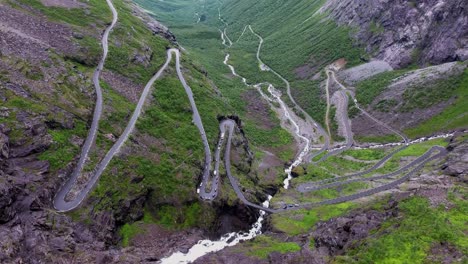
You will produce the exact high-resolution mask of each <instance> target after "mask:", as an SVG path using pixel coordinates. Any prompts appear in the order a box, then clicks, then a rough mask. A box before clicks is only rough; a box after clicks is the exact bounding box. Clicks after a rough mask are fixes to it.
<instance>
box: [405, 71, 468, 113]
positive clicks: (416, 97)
mask: <svg viewBox="0 0 468 264" xmlns="http://www.w3.org/2000/svg"><path fill="white" fill-rule="evenodd" d="M465 75H466V76H465V77H464V76H463V75H456V76H450V77H448V78H446V79H439V80H435V81H433V82H431V83H425V84H423V85H415V86H411V87H408V88H407V89H406V90H405V92H404V93H403V100H404V101H403V105H402V106H401V107H400V111H403V112H409V111H412V110H415V109H423V108H428V107H431V106H433V105H435V104H437V103H440V102H444V101H447V100H449V99H450V98H452V97H453V96H454V95H456V94H457V93H458V94H459V93H462V92H463V88H460V86H461V84H462V82H463V81H464V78H466V79H467V81H465V82H466V83H465V86H466V88H464V89H465V90H468V70H467V71H466V74H465Z"/></svg>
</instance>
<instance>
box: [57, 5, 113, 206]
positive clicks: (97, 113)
mask: <svg viewBox="0 0 468 264" xmlns="http://www.w3.org/2000/svg"><path fill="white" fill-rule="evenodd" d="M106 1H107V5H108V6H109V8H110V9H111V11H112V23H111V24H110V25H109V26H108V27H107V28H106V30H105V31H104V35H103V36H102V40H101V43H102V49H103V54H102V58H101V60H100V61H99V64H98V66H97V68H96V70H95V71H94V74H93V83H94V88H95V91H96V103H95V108H94V114H93V121H92V123H91V128H90V130H89V132H88V136H87V138H86V140H85V142H84V144H83V148H82V150H81V155H80V159H79V161H78V163H77V165H76V167H75V169H74V170H73V172H72V175H71V177H70V179H69V180H68V181H67V182H66V183H65V185H64V186H63V187H62V188H61V189H60V191H59V192H58V193H57V195H56V197H55V200H54V206H55V208H56V209H57V210H59V211H68V210H71V209H73V208H75V207H76V206H77V204H76V205H72V204H69V203H66V202H65V196H66V195H67V194H68V192H69V191H70V190H71V189H72V187H73V185H74V184H75V181H76V179H77V178H78V176H79V175H80V174H81V172H82V170H83V167H84V164H85V163H86V160H87V159H88V154H89V151H90V149H91V147H92V145H93V143H94V142H95V140H96V135H97V131H98V128H99V120H100V119H101V114H102V90H101V86H100V84H99V76H100V75H101V71H102V69H103V68H104V62H105V61H106V58H107V52H108V38H109V33H110V31H111V30H112V29H113V28H114V26H115V24H116V23H117V16H118V15H117V11H116V10H115V8H114V5H113V4H112V2H111V1H110V0H106Z"/></svg>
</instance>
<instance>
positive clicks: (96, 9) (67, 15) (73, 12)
mask: <svg viewBox="0 0 468 264" xmlns="http://www.w3.org/2000/svg"><path fill="white" fill-rule="evenodd" d="M10 4H12V5H13V6H17V5H21V4H24V5H28V6H30V7H32V8H34V9H35V10H38V11H40V12H41V13H43V14H45V15H46V16H47V17H49V18H50V19H51V20H53V21H57V22H64V23H67V24H70V25H74V26H80V27H89V28H92V27H91V25H92V24H95V23H99V24H101V25H102V24H103V23H104V22H103V21H106V22H107V21H110V20H111V19H112V13H111V11H110V9H109V7H108V6H107V3H106V1H99V0H89V1H86V4H85V5H86V6H87V7H88V8H86V9H84V8H64V7H50V6H44V5H43V4H42V3H41V1H39V0H19V1H17V2H16V1H15V2H13V1H11V2H10Z"/></svg>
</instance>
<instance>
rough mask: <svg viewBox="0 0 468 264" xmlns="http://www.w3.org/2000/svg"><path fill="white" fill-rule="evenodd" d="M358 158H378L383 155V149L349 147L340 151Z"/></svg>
mask: <svg viewBox="0 0 468 264" xmlns="http://www.w3.org/2000/svg"><path fill="white" fill-rule="evenodd" d="M342 155H348V156H351V157H353V158H355V159H359V160H380V159H382V158H383V157H384V156H385V151H384V150H383V149H360V150H355V149H349V150H346V151H344V152H343V153H342Z"/></svg>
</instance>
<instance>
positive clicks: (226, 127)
mask: <svg viewBox="0 0 468 264" xmlns="http://www.w3.org/2000/svg"><path fill="white" fill-rule="evenodd" d="M106 1H107V4H108V5H109V8H110V9H111V11H112V14H113V20H112V23H111V24H110V25H109V27H107V28H106V30H105V32H104V34H103V38H102V41H101V42H102V46H103V57H102V59H101V61H100V62H99V64H98V67H97V68H96V70H95V72H94V75H93V82H94V85H95V89H96V106H95V109H94V115H93V120H92V125H91V128H90V131H89V133H88V136H87V138H86V140H85V143H84V145H83V149H82V152H81V156H80V159H79V161H78V163H77V166H76V167H75V169H74V171H73V173H72V174H71V177H70V179H68V181H66V182H65V184H64V185H63V186H62V188H61V189H60V190H59V191H58V193H57V194H56V196H55V198H54V207H55V208H56V209H57V210H58V211H60V212H65V211H69V210H72V209H74V208H76V207H77V206H79V205H80V204H81V203H82V202H83V200H84V199H85V198H86V196H87V195H88V194H89V192H90V191H91V190H92V188H93V187H94V186H95V184H96V183H97V181H98V180H99V177H100V176H101V175H102V173H103V172H104V171H105V169H106V168H107V166H108V165H109V163H110V161H111V160H112V158H113V157H114V156H115V155H116V154H118V153H119V150H120V149H121V147H122V146H123V145H124V144H125V142H126V141H127V139H128V137H129V136H130V134H131V133H132V131H133V129H134V128H135V125H136V122H137V120H138V118H139V117H140V115H141V113H142V109H143V106H144V104H145V102H146V100H147V97H148V95H149V93H150V91H151V89H152V86H153V84H154V82H155V81H156V80H157V79H159V78H160V77H161V75H162V73H163V72H164V70H166V68H167V67H168V65H169V63H170V62H171V61H172V56H173V54H175V60H176V61H175V67H176V71H177V76H178V78H179V80H180V82H181V83H182V85H183V87H184V89H185V92H186V94H187V97H188V98H189V101H190V105H191V109H192V112H193V123H194V124H195V125H196V126H197V129H198V130H199V133H200V136H201V138H202V142H203V145H204V151H205V165H204V169H203V175H202V181H201V183H200V186H199V188H198V189H197V192H198V194H199V196H200V197H201V198H202V199H203V200H213V199H215V198H216V196H217V195H218V189H219V182H220V173H219V167H220V166H219V164H220V162H221V160H220V156H221V155H220V153H221V148H222V146H223V144H224V142H225V135H226V133H227V134H228V136H227V141H226V147H225V155H224V165H225V170H226V174H227V176H228V179H229V181H230V183H231V185H232V187H233V189H234V191H235V193H236V195H237V196H238V198H239V199H240V200H241V201H243V202H244V203H245V204H246V205H248V206H251V207H254V208H257V209H260V210H263V211H265V212H269V213H278V212H284V211H288V210H295V209H300V208H310V207H313V206H318V205H323V204H333V203H340V202H344V201H349V200H354V199H358V198H361V197H365V196H368V195H371V194H374V193H377V192H380V191H383V190H388V189H391V188H394V187H395V186H396V185H398V184H400V183H401V182H403V181H405V180H407V179H408V178H410V177H411V176H412V175H413V174H414V173H415V172H417V171H418V170H420V169H421V168H422V167H423V166H424V165H425V164H426V163H427V162H429V161H431V160H434V159H436V158H438V157H441V156H443V155H445V153H446V150H445V149H444V148H442V147H433V148H431V149H430V150H429V151H428V152H426V153H425V154H424V155H422V156H421V157H419V158H418V159H416V160H415V161H413V162H411V163H410V164H408V165H406V166H404V167H402V168H400V169H399V170H397V171H395V172H392V173H389V174H385V175H379V176H375V177H370V178H362V179H352V178H353V177H359V176H363V175H365V174H367V173H370V172H372V171H373V170H375V169H377V168H378V167H379V166H381V165H382V164H383V163H385V162H386V161H387V160H389V159H390V158H391V157H392V156H393V155H394V154H395V153H396V152H398V151H400V150H401V149H403V148H405V147H406V146H407V142H408V139H407V138H406V137H405V136H404V135H403V134H400V133H399V135H400V136H402V137H403V138H404V140H405V143H406V144H405V146H404V147H402V148H400V149H398V150H396V151H394V152H392V153H391V154H390V155H388V156H386V157H384V158H383V159H382V160H380V161H379V162H378V163H377V164H375V165H374V166H373V167H372V168H370V169H368V170H366V171H363V172H358V173H355V174H350V175H345V176H342V177H337V178H334V179H328V180H324V181H320V182H314V183H307V184H303V185H300V186H299V188H298V190H299V191H301V192H307V191H312V190H318V189H322V188H330V187H334V186H338V185H342V184H346V183H350V182H354V181H360V180H367V181H369V180H375V179H383V178H390V177H393V176H396V175H398V174H401V173H403V172H404V171H407V170H409V169H410V168H411V167H414V166H416V167H415V168H413V169H412V170H411V171H409V172H408V173H407V174H405V176H403V177H401V178H399V179H397V180H395V181H393V182H391V183H388V184H386V185H383V186H379V187H377V188H373V189H369V190H366V191H364V192H360V193H356V194H352V195H348V196H344V197H338V198H335V199H329V200H324V201H321V202H316V203H307V204H302V205H296V206H291V205H288V206H286V207H285V208H282V209H271V208H267V207H264V206H261V205H257V204H255V203H252V202H250V201H248V200H247V199H246V198H245V196H244V194H243V192H242V190H241V188H240V187H239V184H238V182H237V179H236V178H235V177H234V176H233V175H232V174H231V161H230V152H231V145H232V135H233V133H234V129H235V127H236V123H235V121H233V120H231V119H226V120H223V121H222V122H220V126H219V130H220V138H219V141H218V144H217V147H216V150H215V155H214V171H213V175H211V164H212V162H213V160H212V155H211V149H210V146H209V142H208V139H207V136H206V132H205V130H204V127H203V122H202V119H201V117H200V114H199V112H198V109H197V106H196V103H195V100H194V98H193V92H192V90H191V88H190V87H189V86H188V84H187V82H186V80H185V78H184V76H183V74H182V71H181V65H180V52H179V50H178V49H174V48H173V49H169V50H167V59H166V62H165V63H164V65H163V66H162V67H161V68H160V69H159V71H158V72H157V73H156V74H155V75H154V76H153V77H152V78H151V79H150V80H149V81H148V83H147V84H146V86H145V88H144V90H143V92H142V94H141V96H140V99H139V101H138V103H137V105H136V108H135V110H134V112H133V114H132V117H131V119H130V121H129V122H128V124H127V126H126V128H125V130H124V132H123V133H122V134H121V135H120V137H119V138H118V140H117V141H116V142H115V144H114V145H113V146H112V147H111V149H110V150H109V151H108V152H107V154H106V155H105V157H104V158H103V159H102V160H101V161H100V162H99V164H98V165H97V166H96V168H95V170H94V173H93V174H92V176H91V178H90V179H89V181H88V182H87V183H86V185H85V187H84V188H82V190H80V192H79V193H78V195H77V196H76V197H75V198H74V199H72V200H70V201H67V200H66V196H67V194H68V193H69V192H70V190H72V188H73V186H74V185H75V183H76V181H77V178H78V177H79V176H80V174H81V173H82V169H83V167H84V164H85V163H86V160H87V159H88V154H89V150H90V149H91V146H92V144H93V143H94V141H95V139H96V135H97V130H98V126H99V120H100V117H101V113H102V101H103V100H102V91H101V87H100V85H99V77H100V73H101V71H102V70H103V67H104V63H105V60H106V57H107V53H108V37H109V33H110V31H111V30H112V28H113V27H114V26H115V24H116V23H117V17H118V14H117V11H116V10H115V8H114V6H113V4H112V2H111V1H110V0H106ZM219 16H220V19H221V15H219ZM223 23H224V24H225V25H226V26H227V24H226V22H225V21H224V20H223ZM248 27H249V29H250V31H251V32H252V33H253V34H255V35H256V36H257V37H258V38H259V40H260V41H259V46H258V50H257V60H258V62H259V67H260V69H261V70H265V71H270V72H272V73H273V74H275V75H276V76H277V77H278V78H280V79H281V80H282V81H283V82H284V83H285V85H286V88H287V93H288V96H289V98H290V100H291V102H292V103H293V104H294V107H295V108H296V109H298V110H299V111H300V112H301V113H302V114H304V116H305V119H306V121H307V122H310V123H312V124H314V126H315V127H316V129H317V130H318V131H319V133H320V134H321V135H322V136H324V139H325V143H324V145H323V147H322V148H321V149H320V150H319V151H318V152H315V153H313V154H312V155H311V157H310V159H312V158H313V157H315V156H317V155H319V154H320V153H323V152H324V151H326V150H327V149H328V148H329V137H328V135H327V133H326V132H325V130H324V129H323V128H322V127H321V126H320V125H318V124H317V123H316V122H315V121H314V120H313V119H312V118H311V117H310V116H309V115H308V114H307V113H306V112H305V111H304V110H303V109H302V108H301V107H300V106H299V105H298V104H297V103H296V102H295V100H294V98H293V97H292V95H291V91H290V84H289V82H288V81H287V80H286V79H285V78H284V77H282V76H281V75H280V74H278V73H277V72H275V71H274V70H272V69H271V68H270V67H269V66H268V65H266V64H265V63H263V62H262V60H261V59H260V50H261V47H262V44H263V39H262V37H261V36H260V35H258V34H257V33H255V32H254V31H253V29H252V27H251V26H250V25H249V26H248ZM221 36H222V38H223V44H225V45H226V46H227V47H230V46H231V45H232V42H231V41H230V39H229V37H228V36H227V35H226V28H224V30H223V31H221ZM224 37H226V39H227V40H228V41H229V45H227V44H226V39H224ZM228 59H229V54H228V55H227V56H226V58H225V61H224V63H225V64H226V65H228V64H227V60H228ZM230 69H231V71H232V72H233V74H234V75H236V76H238V75H237V74H236V73H235V70H234V67H232V66H231V67H230ZM330 74H331V76H332V77H333V79H334V81H335V82H337V83H338V84H339V85H340V86H341V87H342V88H343V94H342V95H343V96H344V97H345V98H346V100H347V98H348V97H347V95H346V87H344V86H343V85H342V84H341V83H339V82H338V81H337V80H336V76H335V74H334V72H332V71H331V72H330ZM239 77H240V76H239ZM243 82H244V83H246V80H245V78H243ZM246 84H247V83H246ZM263 84H266V85H268V92H269V93H270V94H271V96H272V97H271V98H270V99H269V100H276V101H277V102H278V103H280V106H281V108H282V109H283V112H284V114H285V116H286V118H287V119H288V120H290V121H291V123H292V125H293V127H294V128H295V131H294V132H295V134H296V135H297V136H298V137H299V138H300V139H301V140H303V141H305V142H306V144H305V146H304V149H303V150H302V151H301V153H300V154H299V155H298V157H297V158H296V160H295V161H294V162H293V164H292V165H291V166H290V167H289V168H288V169H286V172H287V173H288V179H287V180H285V188H287V186H288V185H287V184H286V182H287V181H289V179H290V177H291V170H292V168H293V167H295V166H298V165H299V164H300V163H302V162H303V158H304V157H305V156H306V155H307V154H308V152H309V150H310V140H309V139H308V138H306V137H304V136H303V135H302V133H301V131H300V127H299V125H298V124H297V123H296V122H295V121H294V119H293V118H292V117H291V114H290V112H289V111H290V110H289V108H288V106H287V105H286V104H285V103H284V102H283V101H282V100H281V93H280V92H279V91H278V90H276V89H275V88H274V87H273V85H272V84H269V83H263ZM259 85H262V84H256V85H253V86H254V87H257V86H259ZM257 88H258V87H257ZM351 96H352V95H351ZM353 99H354V98H353ZM354 102H355V104H356V106H358V105H357V101H356V100H355V99H354ZM359 109H361V108H359ZM361 111H363V112H364V110H362V109H361ZM345 114H347V113H345ZM369 116H370V115H369ZM375 121H376V122H377V121H378V120H375ZM379 123H381V122H379ZM348 125H349V123H348ZM382 125H384V126H386V125H385V124H383V123H382ZM386 127H388V126H386ZM388 128H389V129H391V128H390V127H388ZM346 131H349V132H350V131H351V128H350V127H348V126H347V127H346ZM351 144H352V141H351ZM348 145H349V143H348ZM349 147H350V146H349ZM435 151H438V152H439V153H438V154H435V155H433V152H435ZM332 154H335V153H333V152H330V153H328V154H327V155H325V156H324V157H322V159H324V158H326V157H328V156H329V155H332ZM322 159H321V160H322ZM212 176H213V177H212ZM346 179H349V180H346ZM341 180H344V181H341Z"/></svg>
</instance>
